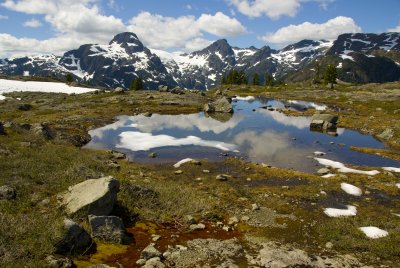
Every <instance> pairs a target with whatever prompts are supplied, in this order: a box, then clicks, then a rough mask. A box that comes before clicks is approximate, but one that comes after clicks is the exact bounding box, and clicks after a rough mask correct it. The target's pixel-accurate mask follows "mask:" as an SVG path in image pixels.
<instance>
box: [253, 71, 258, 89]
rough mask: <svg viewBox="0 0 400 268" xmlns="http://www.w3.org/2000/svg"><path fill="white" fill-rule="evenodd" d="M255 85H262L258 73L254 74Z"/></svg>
mask: <svg viewBox="0 0 400 268" xmlns="http://www.w3.org/2000/svg"><path fill="white" fill-rule="evenodd" d="M252 82H253V86H259V85H260V76H259V75H258V73H254V74H253V81H252Z"/></svg>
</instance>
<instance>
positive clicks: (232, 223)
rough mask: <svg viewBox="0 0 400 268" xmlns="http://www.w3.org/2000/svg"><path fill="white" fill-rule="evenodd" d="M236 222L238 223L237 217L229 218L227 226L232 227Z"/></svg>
mask: <svg viewBox="0 0 400 268" xmlns="http://www.w3.org/2000/svg"><path fill="white" fill-rule="evenodd" d="M238 222H239V219H238V218H237V217H231V218H229V220H228V225H234V224H236V223H238Z"/></svg>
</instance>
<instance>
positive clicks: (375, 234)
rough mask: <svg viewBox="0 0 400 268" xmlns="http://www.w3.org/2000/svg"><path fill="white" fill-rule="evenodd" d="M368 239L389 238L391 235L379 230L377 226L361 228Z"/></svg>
mask: <svg viewBox="0 0 400 268" xmlns="http://www.w3.org/2000/svg"><path fill="white" fill-rule="evenodd" d="M359 229H360V230H361V231H362V232H363V233H364V234H365V235H366V236H367V237H369V238H373V239H376V238H381V237H385V236H388V235H389V233H388V232H387V231H385V230H382V229H379V228H378V227H375V226H367V227H360V228H359Z"/></svg>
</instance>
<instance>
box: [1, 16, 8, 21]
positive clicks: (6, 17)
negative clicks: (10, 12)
mask: <svg viewBox="0 0 400 268" xmlns="http://www.w3.org/2000/svg"><path fill="white" fill-rule="evenodd" d="M0 20H8V16H5V15H0Z"/></svg>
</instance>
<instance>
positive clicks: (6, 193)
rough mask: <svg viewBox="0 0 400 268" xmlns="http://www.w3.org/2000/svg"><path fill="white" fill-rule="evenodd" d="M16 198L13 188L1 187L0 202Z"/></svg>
mask: <svg viewBox="0 0 400 268" xmlns="http://www.w3.org/2000/svg"><path fill="white" fill-rule="evenodd" d="M16 196H17V194H16V191H15V189H14V187H11V186H9V185H3V186H1V187H0V200H11V199H14V198H15V197H16Z"/></svg>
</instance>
